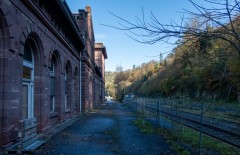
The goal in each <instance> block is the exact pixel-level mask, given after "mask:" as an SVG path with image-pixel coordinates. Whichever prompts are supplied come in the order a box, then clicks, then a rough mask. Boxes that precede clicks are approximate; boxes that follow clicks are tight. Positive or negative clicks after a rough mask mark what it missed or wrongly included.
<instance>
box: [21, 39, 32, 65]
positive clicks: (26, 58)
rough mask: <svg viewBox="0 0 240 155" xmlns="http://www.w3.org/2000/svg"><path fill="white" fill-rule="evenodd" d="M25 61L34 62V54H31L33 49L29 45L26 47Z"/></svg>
mask: <svg viewBox="0 0 240 155" xmlns="http://www.w3.org/2000/svg"><path fill="white" fill-rule="evenodd" d="M23 59H24V60H26V61H29V62H32V52H31V48H30V46H29V44H28V43H26V44H25V46H24V55H23Z"/></svg>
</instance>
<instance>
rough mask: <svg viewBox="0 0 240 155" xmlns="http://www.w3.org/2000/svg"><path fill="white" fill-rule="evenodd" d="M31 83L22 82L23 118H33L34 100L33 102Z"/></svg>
mask: <svg viewBox="0 0 240 155" xmlns="http://www.w3.org/2000/svg"><path fill="white" fill-rule="evenodd" d="M33 99H34V98H33V83H31V82H23V105H22V117H23V119H28V118H33V117H34V115H33V110H34V104H33V103H34V102H33Z"/></svg>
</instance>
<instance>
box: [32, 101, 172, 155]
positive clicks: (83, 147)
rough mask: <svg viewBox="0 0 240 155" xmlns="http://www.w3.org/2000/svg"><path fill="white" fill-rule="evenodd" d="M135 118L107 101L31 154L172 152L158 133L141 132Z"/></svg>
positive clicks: (99, 154)
mask: <svg viewBox="0 0 240 155" xmlns="http://www.w3.org/2000/svg"><path fill="white" fill-rule="evenodd" d="M135 119H137V115H136V114H135V113H134V112H132V111H131V110H130V109H128V108H125V107H122V106H121V104H119V103H117V102H112V101H108V102H106V104H103V105H99V106H97V107H96V108H95V110H94V111H93V112H92V113H90V114H87V115H85V116H82V117H80V119H79V120H78V121H76V122H75V123H74V124H73V125H71V126H70V127H68V128H66V129H64V130H63V131H61V132H59V133H57V134H56V135H55V136H54V137H53V138H52V139H50V140H49V141H48V142H47V143H46V144H45V145H44V146H43V147H41V148H40V149H39V150H37V151H36V152H35V155H39V154H41V155H80V154H81V155H108V154H109V155H111V154H123V155H128V154H129V155H135V154H136V155H148V154H149V155H154V154H166V155H167V154H175V153H173V151H172V150H171V148H170V146H169V145H168V144H167V143H166V142H165V140H164V139H163V138H162V137H161V136H159V135H154V134H143V133H141V132H140V130H139V129H138V128H137V127H136V126H135V125H134V124H133V120H135Z"/></svg>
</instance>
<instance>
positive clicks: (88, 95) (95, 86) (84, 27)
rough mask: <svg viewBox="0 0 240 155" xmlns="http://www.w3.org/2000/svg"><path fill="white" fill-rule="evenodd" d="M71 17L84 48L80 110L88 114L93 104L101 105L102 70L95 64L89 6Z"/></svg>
mask: <svg viewBox="0 0 240 155" xmlns="http://www.w3.org/2000/svg"><path fill="white" fill-rule="evenodd" d="M73 16H74V18H75V19H76V21H77V24H78V26H79V29H80V33H81V35H82V36H83V38H84V41H85V46H86V48H85V50H83V51H82V52H81V80H82V82H81V84H82V85H81V92H82V97H81V102H82V104H83V107H82V110H83V111H84V112H89V111H91V110H92V108H93V105H94V104H97V103H102V98H103V97H104V96H103V95H104V93H100V92H104V89H105V86H104V82H103V81H104V80H103V76H102V75H103V72H104V70H102V69H101V67H102V64H100V66H99V64H98V63H97V62H98V61H99V60H97V61H96V60H95V59H96V56H95V54H96V52H95V50H96V48H95V38H94V30H93V22H92V15H91V8H90V6H86V7H85V9H81V10H78V13H74V14H73ZM102 46H103V45H102ZM104 49H105V55H106V48H105V47H104ZM97 53H98V52H97ZM106 58H107V57H106ZM99 94H101V95H102V96H101V95H99ZM100 98H101V102H100Z"/></svg>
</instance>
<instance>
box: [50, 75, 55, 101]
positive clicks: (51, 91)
mask: <svg viewBox="0 0 240 155" xmlns="http://www.w3.org/2000/svg"><path fill="white" fill-rule="evenodd" d="M54 95H55V78H54V77H52V76H51V77H50V96H54Z"/></svg>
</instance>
